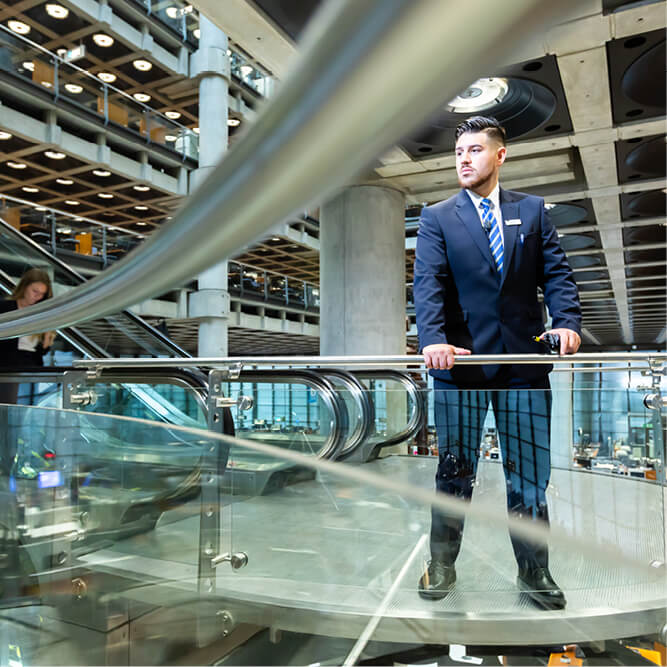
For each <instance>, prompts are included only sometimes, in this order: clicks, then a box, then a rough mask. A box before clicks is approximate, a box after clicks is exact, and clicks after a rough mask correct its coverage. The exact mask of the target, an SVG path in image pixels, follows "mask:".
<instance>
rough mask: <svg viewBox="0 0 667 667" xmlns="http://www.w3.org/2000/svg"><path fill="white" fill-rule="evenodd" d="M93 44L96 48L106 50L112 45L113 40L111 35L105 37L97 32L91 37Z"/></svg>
mask: <svg viewBox="0 0 667 667" xmlns="http://www.w3.org/2000/svg"><path fill="white" fill-rule="evenodd" d="M93 42H95V44H97V46H102V47H104V48H108V47H109V46H111V45H112V44H113V43H114V38H113V37H111V35H105V34H104V33H103V32H97V33H95V34H94V35H93Z"/></svg>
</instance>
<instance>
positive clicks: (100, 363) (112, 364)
mask: <svg viewBox="0 0 667 667" xmlns="http://www.w3.org/2000/svg"><path fill="white" fill-rule="evenodd" d="M454 358H455V360H456V363H457V364H458V365H459V366H465V365H471V366H480V365H484V364H494V365H496V364H497V365H505V364H542V365H547V364H549V365H550V364H576V363H609V362H624V361H625V362H645V363H647V364H649V363H666V362H667V352H649V353H647V352H606V353H599V352H578V353H577V354H569V355H565V356H562V357H561V356H556V355H548V354H471V355H457V356H455V357H454ZM74 365H75V366H78V367H85V368H90V367H95V368H121V367H123V366H137V367H149V368H150V367H166V368H169V367H181V368H188V367H193V366H199V367H210V368H219V367H233V366H237V367H239V368H243V367H248V366H256V367H258V368H259V367H267V366H276V367H290V366H291V367H297V366H301V367H303V366H316V367H326V366H344V367H350V366H374V367H377V366H382V367H386V366H411V365H415V366H417V367H421V366H423V365H424V357H422V356H421V355H416V354H397V355H364V356H348V357H346V356H327V357H285V356H280V357H191V358H189V359H173V358H165V357H160V358H157V359H135V358H119V359H81V360H79V361H75V362H74Z"/></svg>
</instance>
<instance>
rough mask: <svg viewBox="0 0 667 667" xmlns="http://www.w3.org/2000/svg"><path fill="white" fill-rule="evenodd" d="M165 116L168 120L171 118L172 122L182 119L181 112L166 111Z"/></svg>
mask: <svg viewBox="0 0 667 667" xmlns="http://www.w3.org/2000/svg"><path fill="white" fill-rule="evenodd" d="M164 115H165V116H166V117H167V118H171V119H172V120H176V119H177V118H180V117H181V112H180V111H165V112H164Z"/></svg>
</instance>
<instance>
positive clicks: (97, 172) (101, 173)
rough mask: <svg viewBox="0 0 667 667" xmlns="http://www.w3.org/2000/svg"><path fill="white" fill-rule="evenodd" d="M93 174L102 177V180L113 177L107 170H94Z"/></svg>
mask: <svg viewBox="0 0 667 667" xmlns="http://www.w3.org/2000/svg"><path fill="white" fill-rule="evenodd" d="M93 174H95V176H101V177H102V178H106V177H107V176H111V172H110V171H107V170H106V169H93Z"/></svg>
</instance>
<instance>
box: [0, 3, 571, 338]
mask: <svg viewBox="0 0 667 667" xmlns="http://www.w3.org/2000/svg"><path fill="white" fill-rule="evenodd" d="M577 4H578V2H577V0H561V2H558V3H545V2H542V1H541V0H515V1H514V2H511V3H503V4H502V6H501V5H497V6H496V5H494V4H493V3H491V4H489V3H488V2H486V1H485V0H470V1H469V2H466V3H463V4H460V5H457V6H456V7H455V6H454V5H453V4H452V3H446V2H433V0H394V1H393V2H387V1H386V0H369V1H368V2H358V1H357V0H346V1H344V2H342V1H341V2H328V3H326V4H325V5H324V6H323V7H322V8H321V9H320V11H319V12H318V13H317V15H316V17H315V19H314V20H313V21H311V22H310V25H309V27H308V29H307V30H306V33H305V35H304V38H303V40H302V41H301V47H302V52H301V54H300V57H299V60H298V61H297V62H296V63H295V65H294V66H293V68H292V69H291V71H290V75H289V76H288V78H287V79H286V81H285V82H284V83H283V84H282V85H281V87H280V89H279V90H278V92H277V94H276V95H275V96H274V97H272V99H271V100H270V103H269V104H267V105H266V106H265V107H264V109H263V110H262V112H260V114H259V116H258V119H257V120H256V122H255V123H254V124H253V125H252V126H251V127H250V128H249V130H248V132H247V133H246V134H245V135H244V136H243V137H242V138H241V140H240V141H238V142H236V143H235V144H234V145H233V146H232V147H231V148H230V150H229V151H227V152H226V154H225V156H224V158H223V160H222V162H221V163H220V165H218V167H217V168H215V169H212V170H211V174H210V175H209V177H208V178H207V179H206V180H205V181H204V182H203V183H202V184H201V185H200V186H199V188H198V189H197V190H195V192H194V193H193V194H192V196H191V197H190V198H189V199H188V200H186V202H185V204H184V205H183V206H182V207H181V209H180V211H179V212H178V213H177V214H176V215H175V216H174V219H173V220H171V221H170V222H168V223H166V224H165V225H163V226H162V227H161V229H160V231H159V232H157V233H155V234H154V235H152V236H151V237H150V238H149V239H147V240H146V241H145V242H144V243H143V244H142V245H141V246H140V247H139V248H137V250H135V251H133V252H131V253H129V254H128V255H127V256H126V257H124V258H123V259H121V260H119V261H118V263H116V264H115V265H114V266H113V267H112V268H111V269H109V270H108V271H105V272H104V273H103V274H101V275H99V276H97V277H96V278H93V279H92V280H90V281H88V282H86V283H85V284H83V285H80V286H79V287H77V288H75V289H74V290H72V291H71V292H70V293H69V294H68V295H67V296H66V297H64V296H58V297H55V298H54V299H49V302H48V303H45V302H43V303H40V304H36V305H34V306H31V307H30V308H29V309H26V310H29V312H27V313H25V314H21V315H19V316H17V314H16V313H9V314H3V315H2V316H0V338H8V337H16V336H21V335H26V334H32V333H38V332H41V331H48V330H50V329H58V328H62V327H64V326H71V325H73V324H76V323H78V322H80V321H83V320H86V319H91V318H95V317H101V316H104V315H108V314H112V313H115V312H119V311H121V310H123V309H125V308H127V307H129V306H131V305H132V304H134V303H137V302H140V301H143V300H145V299H147V298H151V297H154V296H155V295H156V294H159V293H161V292H164V291H166V290H168V289H170V288H172V287H174V286H175V285H180V284H182V283H183V282H184V281H186V280H188V279H191V278H192V276H194V275H197V274H199V273H201V272H202V271H204V270H205V269H207V268H208V267H210V266H212V265H214V264H217V263H219V262H220V260H221V258H225V257H230V256H232V255H233V253H235V252H237V251H238V250H239V249H240V248H242V247H244V246H245V245H247V244H248V243H251V242H252V241H253V240H255V239H256V238H257V237H258V236H260V235H261V234H262V233H263V232H265V231H266V230H268V229H269V228H270V227H272V226H273V225H274V224H276V223H278V222H280V221H282V220H284V219H285V218H287V217H288V216H290V215H291V214H293V212H294V211H297V210H308V209H309V207H310V206H311V205H312V204H313V202H315V201H322V200H324V199H326V197H327V196H328V195H329V194H330V193H333V192H334V191H335V190H336V189H337V188H339V187H341V186H344V185H346V184H348V183H350V181H351V179H353V176H354V175H355V174H357V173H359V172H360V171H361V170H363V169H364V168H366V167H367V166H368V165H369V164H371V163H372V161H373V160H374V159H376V157H377V156H378V155H380V154H382V153H383V152H384V151H385V150H386V149H388V148H390V147H391V146H392V145H393V144H394V143H395V141H396V140H397V138H399V137H401V136H405V135H406V134H407V133H408V132H409V131H411V130H412V129H413V128H416V127H418V126H419V125H420V124H421V123H422V121H423V120H425V119H426V118H428V117H429V115H430V114H431V113H432V112H433V111H434V110H435V109H437V108H438V107H439V106H440V105H441V104H442V103H444V102H446V101H447V100H451V99H453V98H454V97H455V96H456V95H457V94H458V93H459V92H460V91H461V90H464V89H465V88H466V86H468V85H469V83H470V80H471V78H474V76H472V72H471V68H470V67H468V66H465V67H461V66H460V64H461V63H475V67H474V69H475V71H476V72H481V71H484V70H486V69H491V68H492V67H493V66H495V65H496V64H497V63H498V62H500V61H502V59H503V58H505V57H507V56H508V55H509V54H510V52H511V51H512V49H513V48H515V45H516V43H517V42H519V41H520V40H521V38H522V36H523V35H529V34H540V31H541V30H542V29H543V28H544V26H545V25H548V22H549V21H551V20H552V19H553V18H554V17H556V16H563V15H564V14H565V12H567V11H568V10H570V9H571V8H574V7H576V6H577ZM220 6H222V5H220ZM211 11H212V12H213V14H214V15H216V14H217V11H218V10H217V8H216V6H213V5H212V8H211ZM482 12H483V13H484V15H485V16H486V17H487V20H486V21H483V22H479V21H478V20H477V19H478V18H479V15H480V13H482ZM454 18H456V20H457V21H459V22H460V23H466V22H470V24H474V25H476V28H477V32H478V33H479V34H477V35H476V39H475V40H472V41H470V40H469V39H468V38H467V37H466V36H465V34H464V33H465V31H458V32H456V31H454V32H453V34H451V35H449V37H448V39H442V25H445V24H447V23H448V22H450V21H452V20H453V19H454ZM212 19H213V20H214V19H215V16H212ZM510 31H511V32H512V39H507V37H506V35H507V34H508V33H510ZM341 42H343V43H345V48H344V49H341V48H340V44H341ZM405 44H410V45H411V47H412V52H411V57H410V58H404V57H403V55H402V53H403V47H404V45H405ZM389 56H393V57H392V58H391V61H390V62H389V66H388V62H387V58H388V57H389ZM397 90H401V94H400V95H397V94H396V91H397ZM415 100H419V104H415ZM323 155H324V156H325V157H326V159H322V156H323ZM185 239H189V240H190V243H189V244H188V246H187V252H185V247H184V240H185Z"/></svg>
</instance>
